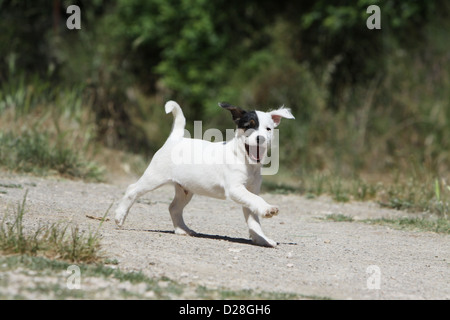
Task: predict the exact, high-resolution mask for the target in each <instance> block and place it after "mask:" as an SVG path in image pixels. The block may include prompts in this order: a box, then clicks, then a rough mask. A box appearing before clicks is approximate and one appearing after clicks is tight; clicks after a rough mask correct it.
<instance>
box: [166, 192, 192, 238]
mask: <svg viewBox="0 0 450 320" xmlns="http://www.w3.org/2000/svg"><path fill="white" fill-rule="evenodd" d="M193 195H194V194H193V193H192V192H190V191H188V190H186V189H184V188H183V187H182V186H180V185H179V184H175V198H174V199H173V201H172V203H171V204H170V206H169V212H170V217H171V218H172V222H173V227H174V228H175V233H176V234H181V235H190V236H191V235H195V232H194V231H192V230H191V229H189V228H188V227H187V226H186V224H185V223H184V219H183V209H184V207H185V206H186V205H187V204H188V203H189V201H191V199H192V196H193Z"/></svg>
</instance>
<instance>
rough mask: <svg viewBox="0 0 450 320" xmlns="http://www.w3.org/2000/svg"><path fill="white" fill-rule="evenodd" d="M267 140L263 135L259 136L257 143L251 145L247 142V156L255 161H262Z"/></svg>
mask: <svg viewBox="0 0 450 320" xmlns="http://www.w3.org/2000/svg"><path fill="white" fill-rule="evenodd" d="M265 141H266V138H264V137H263V136H257V137H256V142H257V145H249V144H247V143H246V144H245V151H246V152H247V156H248V157H249V158H250V159H252V160H253V161H256V162H257V163H260V162H261V160H262V158H263V157H264V154H265V152H266V147H265V146H264V142H265Z"/></svg>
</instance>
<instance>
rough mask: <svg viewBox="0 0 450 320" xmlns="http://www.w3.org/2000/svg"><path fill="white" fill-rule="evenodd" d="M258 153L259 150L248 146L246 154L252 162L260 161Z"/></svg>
mask: <svg viewBox="0 0 450 320" xmlns="http://www.w3.org/2000/svg"><path fill="white" fill-rule="evenodd" d="M260 152H261V150H260V148H259V147H258V146H249V151H248V154H249V156H250V158H252V159H253V160H255V161H260V160H261V158H260V157H261V155H260Z"/></svg>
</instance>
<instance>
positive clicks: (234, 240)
mask: <svg viewBox="0 0 450 320" xmlns="http://www.w3.org/2000/svg"><path fill="white" fill-rule="evenodd" d="M122 230H129V231H141V232H142V231H144V232H152V233H166V234H173V235H175V232H174V231H173V230H151V229H122ZM177 236H178V235H177ZM191 237H193V238H203V239H212V240H220V241H228V242H232V243H242V244H248V245H252V246H254V245H255V244H254V243H253V242H252V240H250V239H244V238H234V237H228V236H221V235H218V234H206V233H198V232H196V233H195V234H193V235H191ZM280 244H286V245H297V243H296V242H289V243H284V242H278V245H280Z"/></svg>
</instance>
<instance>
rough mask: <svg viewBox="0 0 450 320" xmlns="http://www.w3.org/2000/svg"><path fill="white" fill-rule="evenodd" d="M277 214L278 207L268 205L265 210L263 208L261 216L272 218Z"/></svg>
mask: <svg viewBox="0 0 450 320" xmlns="http://www.w3.org/2000/svg"><path fill="white" fill-rule="evenodd" d="M277 214H278V208H277V207H273V206H271V207H269V208H267V209H266V210H264V212H263V214H262V215H261V216H262V217H263V218H272V217H273V216H276V215H277Z"/></svg>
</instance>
